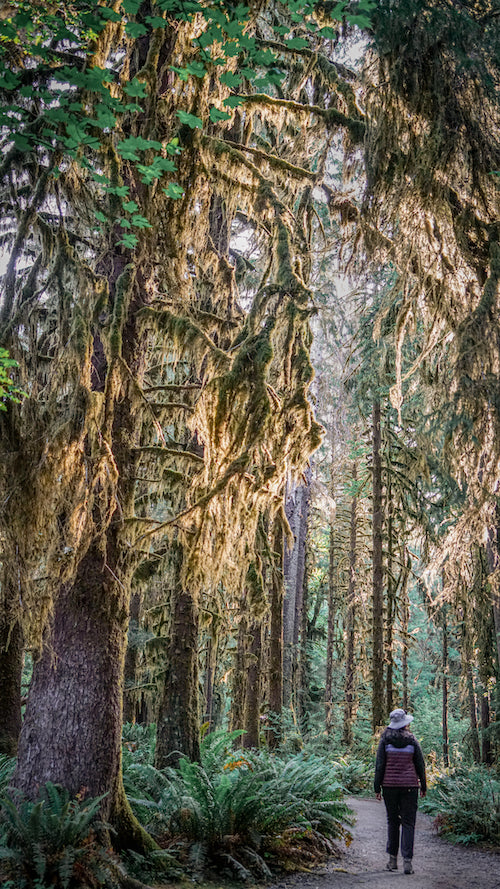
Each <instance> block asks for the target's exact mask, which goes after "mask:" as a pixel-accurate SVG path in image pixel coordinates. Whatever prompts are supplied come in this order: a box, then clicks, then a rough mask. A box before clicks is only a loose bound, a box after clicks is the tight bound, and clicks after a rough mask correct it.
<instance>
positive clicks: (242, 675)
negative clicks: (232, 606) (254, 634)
mask: <svg viewBox="0 0 500 889" xmlns="http://www.w3.org/2000/svg"><path fill="white" fill-rule="evenodd" d="M241 610H242V612H243V613H242V615H241V618H240V623H239V626H238V638H237V644H236V651H235V655H234V666H233V681H232V683H231V717H230V729H231V731H232V732H234V731H241V730H242V729H243V727H244V722H245V705H246V693H247V681H246V645H247V616H246V613H245V610H244V604H242V608H241ZM239 743H240V742H239V741H238V744H239Z"/></svg>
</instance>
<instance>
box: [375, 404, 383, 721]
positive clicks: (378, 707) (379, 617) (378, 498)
mask: <svg viewBox="0 0 500 889" xmlns="http://www.w3.org/2000/svg"><path fill="white" fill-rule="evenodd" d="M372 425H373V431H372V464H373V467H372V491H373V535H372V541H373V555H372V559H373V593H372V729H373V731H374V732H376V731H377V729H378V728H379V727H380V726H381V725H383V724H384V722H385V720H384V716H385V713H384V586H383V583H384V570H383V557H382V527H383V514H382V455H381V431H380V400H379V399H375V401H374V402H373V411H372Z"/></svg>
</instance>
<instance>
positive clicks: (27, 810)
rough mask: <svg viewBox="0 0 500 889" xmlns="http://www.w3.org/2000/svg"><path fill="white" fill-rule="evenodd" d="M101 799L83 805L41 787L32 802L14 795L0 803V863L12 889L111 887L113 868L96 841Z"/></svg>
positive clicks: (114, 883) (58, 791)
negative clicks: (39, 793)
mask: <svg viewBox="0 0 500 889" xmlns="http://www.w3.org/2000/svg"><path fill="white" fill-rule="evenodd" d="M102 799H103V797H99V798H97V799H89V800H85V801H81V800H72V799H70V796H69V793H68V792H67V791H66V790H63V789H62V788H59V787H56V786H55V785H54V784H50V783H48V784H46V785H45V787H44V789H43V791H42V794H41V798H40V799H39V800H37V801H36V802H31V801H30V800H26V799H23V798H22V797H21V796H20V795H19V794H5V795H4V796H3V798H2V799H1V800H0V865H1V873H2V874H3V875H4V876H5V878H6V879H7V881H8V882H7V885H9V884H10V885H12V886H13V887H14V886H15V889H45V887H56V889H77V887H78V889H80V887H83V886H88V887H95V889H97V887H101V886H102V887H115V886H118V885H119V879H117V877H116V874H117V871H118V870H119V868H118V864H117V863H116V862H115V861H114V860H112V859H111V857H110V856H109V854H108V853H107V852H106V850H105V849H104V848H103V846H102V843H101V842H100V841H99V838H98V833H99V830H100V829H102V828H104V827H105V825H102V824H100V823H99V822H98V821H97V820H96V819H97V814H98V811H99V807H100V804H101V802H102Z"/></svg>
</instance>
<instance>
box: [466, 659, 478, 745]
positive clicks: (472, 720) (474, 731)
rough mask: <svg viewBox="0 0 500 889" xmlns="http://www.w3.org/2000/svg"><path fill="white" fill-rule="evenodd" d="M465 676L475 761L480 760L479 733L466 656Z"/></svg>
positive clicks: (474, 694)
mask: <svg viewBox="0 0 500 889" xmlns="http://www.w3.org/2000/svg"><path fill="white" fill-rule="evenodd" d="M465 676H466V682H467V697H468V700H469V717H470V738H471V748H472V756H473V759H474V762H475V763H479V762H481V751H480V748H479V734H478V730H477V703H476V691H475V688H474V675H473V673H472V664H471V662H470V660H469V659H468V658H467V664H466V668H465Z"/></svg>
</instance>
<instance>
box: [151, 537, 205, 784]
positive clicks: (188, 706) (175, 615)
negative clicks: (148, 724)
mask: <svg viewBox="0 0 500 889" xmlns="http://www.w3.org/2000/svg"><path fill="white" fill-rule="evenodd" d="M171 546H172V549H173V553H172V563H171V564H172V565H173V567H174V572H176V576H177V578H179V577H180V575H181V568H182V547H181V545H180V544H179V543H177V542H175V541H174V542H173V543H172V544H171ZM171 595H172V601H171V624H170V628H169V633H168V637H167V639H166V644H165V681H164V685H163V693H162V696H161V700H160V706H159V712H158V722H157V726H156V755H155V765H156V768H157V769H163V768H165V767H166V766H172V767H176V766H177V765H178V764H179V760H180V759H181V758H182V757H187V758H188V759H189V760H191V761H192V762H194V761H199V759H200V726H199V715H198V623H199V609H198V604H197V602H196V601H195V599H194V597H193V596H192V595H191V594H190V593H189V592H188V591H187V590H185V589H183V588H182V586H181V585H180V583H179V582H177V584H176V585H175V586H174V588H173V590H172V593H171Z"/></svg>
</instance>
